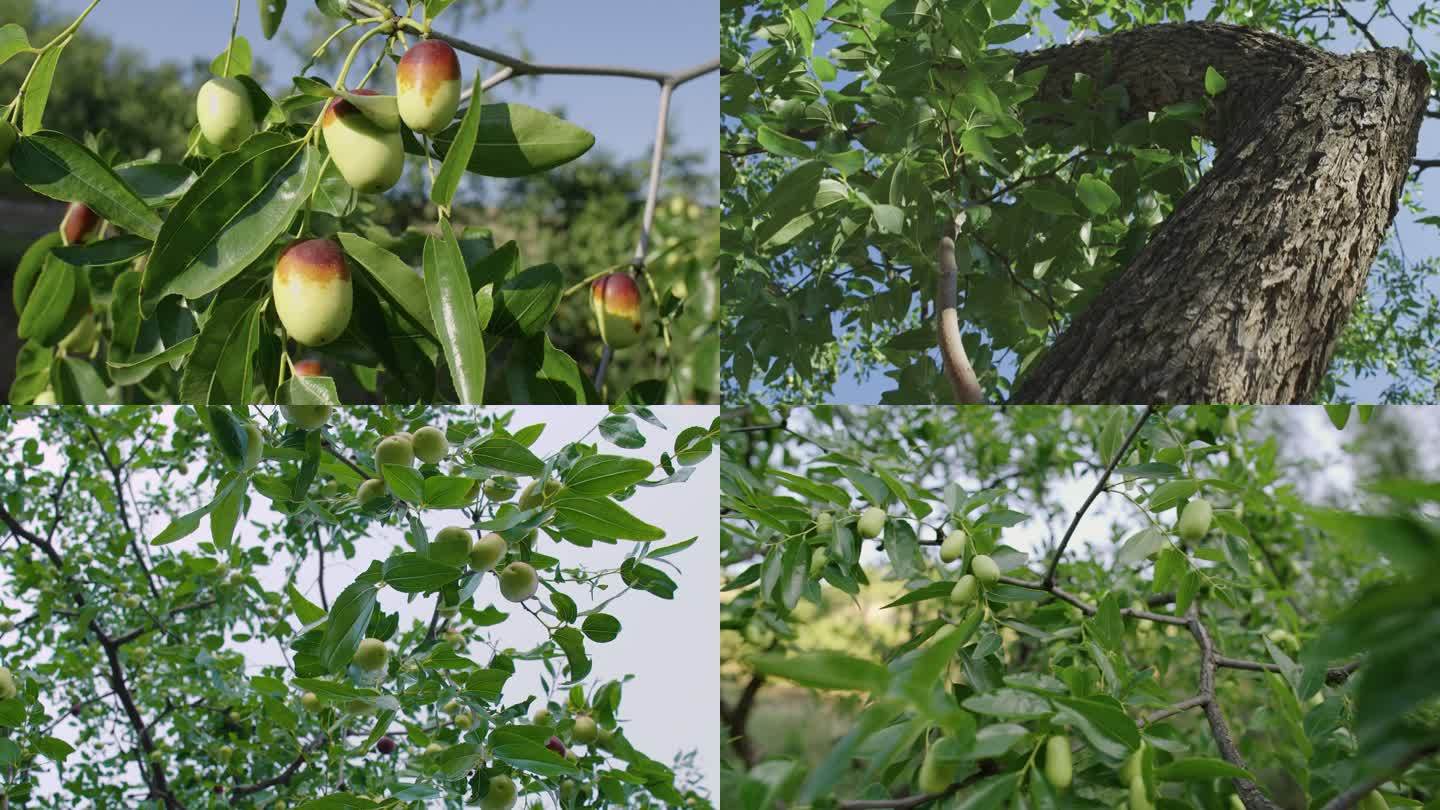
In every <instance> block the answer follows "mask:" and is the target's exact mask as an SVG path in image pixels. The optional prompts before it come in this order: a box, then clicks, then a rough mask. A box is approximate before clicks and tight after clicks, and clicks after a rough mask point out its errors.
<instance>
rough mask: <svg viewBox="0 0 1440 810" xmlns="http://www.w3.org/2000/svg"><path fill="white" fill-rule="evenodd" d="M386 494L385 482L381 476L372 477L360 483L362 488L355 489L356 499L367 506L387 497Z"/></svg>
mask: <svg viewBox="0 0 1440 810" xmlns="http://www.w3.org/2000/svg"><path fill="white" fill-rule="evenodd" d="M385 494H386V491H385V482H384V481H381V480H380V479H379V478H370V479H367V480H366V481H364V482H362V483H361V484H360V488H359V489H358V490H356V491H355V499H356V500H357V501H359V502H360V505H361V506H365V505H367V504H369V503H372V502H374V501H377V500H379V499H381V498H383V497H385Z"/></svg>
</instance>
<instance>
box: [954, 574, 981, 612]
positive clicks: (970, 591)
mask: <svg viewBox="0 0 1440 810" xmlns="http://www.w3.org/2000/svg"><path fill="white" fill-rule="evenodd" d="M979 591H980V583H979V582H978V581H977V580H976V579H975V576H974V575H973V574H966V575H965V576H963V577H960V580H959V581H958V582H956V583H955V587H954V588H951V589H950V601H951V602H954V603H955V604H957V605H962V606H963V605H968V604H970V603H971V602H974V601H975V594H977V593H979Z"/></svg>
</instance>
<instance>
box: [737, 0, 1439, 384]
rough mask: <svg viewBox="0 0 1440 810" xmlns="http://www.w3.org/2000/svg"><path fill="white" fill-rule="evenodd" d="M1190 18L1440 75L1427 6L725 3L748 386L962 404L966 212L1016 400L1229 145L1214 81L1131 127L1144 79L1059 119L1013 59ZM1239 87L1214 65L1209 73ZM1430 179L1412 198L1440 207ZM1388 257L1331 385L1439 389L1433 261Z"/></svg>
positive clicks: (978, 335) (977, 272) (976, 271)
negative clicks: (1210, 126)
mask: <svg viewBox="0 0 1440 810" xmlns="http://www.w3.org/2000/svg"><path fill="white" fill-rule="evenodd" d="M1186 19H1209V20H1220V21H1224V22H1232V23H1236V24H1240V25H1247V26H1257V27H1261V28H1264V29H1267V30H1271V31H1275V32H1279V33H1282V34H1285V35H1287V36H1291V37H1294V38H1297V39H1299V40H1301V41H1302V42H1306V43H1309V44H1313V45H1316V46H1318V47H1323V48H1329V49H1333V50H1339V51H1341V52H1345V51H1349V50H1352V49H1354V48H1356V47H1370V46H1371V43H1372V42H1374V43H1377V46H1378V45H1381V44H1383V45H1387V46H1394V47H1399V48H1403V49H1405V50H1406V51H1408V52H1409V53H1411V54H1412V55H1413V56H1415V58H1417V59H1420V60H1423V61H1424V63H1425V65H1426V67H1427V68H1428V69H1429V71H1430V73H1431V75H1432V85H1436V86H1440V83H1436V82H1435V81H1434V79H1435V78H1436V77H1437V76H1440V61H1437V60H1436V58H1435V57H1434V56H1433V55H1432V54H1431V52H1430V50H1429V49H1428V48H1427V45H1426V43H1427V42H1430V41H1432V40H1433V36H1432V32H1431V30H1430V29H1431V27H1432V26H1433V24H1434V12H1433V10H1432V9H1430V8H1429V7H1428V6H1427V5H1426V4H1423V3H1421V4H1418V5H1416V6H1413V7H1412V6H1410V5H1408V4H1394V3H1388V2H1382V3H1377V4H1368V3H1358V4H1338V3H1336V4H1328V5H1327V4H1314V3H1307V2H1295V1H1294V0H1253V1H1252V0H1245V2H1218V3H1208V2H1207V3H1193V2H1173V1H1171V2H1159V1H1158V0H1096V1H1094V2H1089V1H1087V2H1072V0H1059V1H1058V2H1020V0H965V1H964V2H955V3H943V2H936V1H935V0H895V1H894V2H885V1H884V0H840V2H819V0H760V1H759V2H755V1H753V0H751V1H746V0H724V2H722V3H721V21H722V22H721V24H722V29H721V30H722V66H723V68H724V70H725V74H724V76H723V78H722V83H721V112H722V115H723V118H722V122H723V125H724V131H723V132H722V144H721V149H722V152H723V153H724V155H725V156H726V157H725V159H724V162H723V163H722V166H721V168H722V172H721V183H722V187H723V193H722V211H723V213H724V226H723V227H724V238H723V244H724V248H725V249H724V261H723V262H722V265H721V266H722V285H723V287H724V290H725V312H724V323H725V329H726V335H727V338H728V339H727V342H726V346H725V354H724V358H723V361H724V363H725V368H726V369H727V371H729V372H730V374H727V375H726V383H725V384H726V400H727V402H728V401H731V400H732V399H734V400H736V401H741V400H743V401H757V402H767V403H802V402H823V401H835V399H836V394H835V387H836V385H837V383H840V382H841V381H842V380H843V381H844V382H845V383H846V384H847V385H849V386H854V385H856V384H858V383H866V382H868V381H870V380H871V379H872V378H876V377H879V376H881V375H883V377H886V378H889V383H890V384H888V385H884V386H883V387H880V386H879V385H878V384H877V385H876V386H873V387H871V386H867V388H869V389H870V390H883V391H884V393H883V395H881V396H880V401H881V402H884V403H892V404H903V403H912V404H913V403H928V402H932V401H933V402H949V401H951V399H952V395H951V394H950V392H949V391H948V389H947V387H946V385H945V383H944V380H943V378H942V375H941V373H940V368H939V354H938V351H937V350H936V349H935V342H936V341H935V329H934V325H933V323H934V297H935V293H934V290H935V258H934V254H935V246H936V243H937V241H938V239H939V237H940V235H941V232H942V226H943V224H944V223H945V222H946V221H947V220H948V219H949V218H950V217H951V216H952V215H956V214H958V215H960V217H961V219H962V221H963V225H962V234H961V237H960V238H959V239H957V246H958V248H959V249H958V250H957V254H958V256H957V257H958V259H959V262H960V274H961V277H960V306H959V317H960V322H961V324H962V325H963V327H964V328H965V330H966V332H965V347H966V350H967V353H968V355H969V357H970V359H971V361H972V363H973V364H974V366H975V369H976V372H977V373H978V374H979V375H980V381H981V385H982V387H983V388H984V389H985V390H986V391H987V392H990V396H991V398H992V399H999V400H1003V399H1004V398H1005V396H1007V395H1008V393H1009V391H1010V389H1011V386H1012V384H1013V382H1014V380H1015V379H1016V377H1017V376H1018V375H1019V374H1020V373H1021V372H1023V371H1024V369H1025V368H1026V366H1027V364H1028V363H1029V361H1031V360H1032V359H1033V358H1034V357H1035V356H1037V354H1038V353H1040V352H1041V351H1043V350H1044V349H1045V348H1046V347H1047V346H1048V345H1049V344H1050V343H1051V342H1052V340H1053V338H1054V337H1055V336H1056V335H1058V334H1059V333H1060V332H1061V331H1063V329H1064V328H1065V326H1066V324H1067V323H1068V321H1069V320H1070V318H1071V317H1073V316H1074V315H1075V314H1076V313H1078V312H1079V311H1080V310H1081V309H1083V308H1084V307H1085V306H1087V305H1088V304H1089V303H1090V301H1091V300H1092V299H1093V298H1094V296H1095V294H1096V293H1097V292H1098V291H1099V290H1100V289H1101V288H1102V287H1103V286H1104V284H1105V283H1106V282H1107V281H1108V280H1109V279H1110V278H1111V277H1112V276H1113V275H1114V274H1115V273H1116V272H1117V271H1118V270H1119V269H1121V268H1123V267H1125V266H1126V264H1127V263H1128V262H1129V260H1130V259H1131V257H1133V256H1134V255H1135V254H1136V252H1137V251H1138V250H1139V249H1140V248H1141V247H1142V246H1144V245H1145V243H1146V241H1147V239H1148V237H1149V235H1150V234H1151V233H1152V232H1153V230H1154V229H1155V228H1156V226H1157V225H1159V223H1161V222H1162V221H1163V220H1164V219H1165V217H1166V216H1167V215H1168V214H1169V212H1170V211H1171V209H1172V208H1173V206H1174V205H1175V203H1176V201H1177V200H1178V199H1179V198H1180V197H1181V196H1182V195H1183V194H1184V193H1185V192H1186V191H1187V190H1188V189H1189V188H1191V187H1192V186H1193V185H1194V184H1195V182H1196V181H1197V179H1198V178H1199V176H1200V175H1201V174H1202V173H1203V172H1204V171H1205V170H1206V168H1207V166H1208V162H1209V158H1210V146H1209V144H1208V143H1206V142H1204V141H1203V140H1201V139H1200V138H1198V137H1196V136H1195V133H1196V132H1198V126H1197V124H1198V123H1199V121H1200V118H1201V117H1202V116H1203V114H1204V111H1205V102H1206V100H1205V99H1203V98H1197V99H1194V100H1193V102H1187V103H1184V104H1179V105H1174V106H1172V107H1171V108H1169V109H1167V110H1164V111H1161V112H1160V114H1159V115H1158V117H1156V118H1155V120H1153V121H1150V122H1145V121H1140V122H1132V123H1130V124H1126V125H1124V126H1118V125H1117V123H1116V121H1117V118H1118V116H1116V115H1114V112H1115V110H1117V109H1119V108H1120V107H1121V106H1123V105H1125V104H1126V98H1125V93H1124V91H1123V89H1121V88H1119V87H1113V86H1112V87H1104V86H1101V84H1100V83H1099V80H1098V79H1095V78H1080V79H1077V80H1076V85H1075V92H1074V96H1073V99H1072V100H1071V101H1070V102H1067V103H1065V104H1063V105H1046V108H1045V109H1044V110H1043V113H1044V114H1043V116H1041V115H1038V114H1036V113H1037V112H1039V110H1037V109H1036V106H1037V105H1030V106H1028V107H1027V106H1025V105H1024V102H1025V101H1026V100H1027V99H1029V98H1030V97H1031V96H1032V95H1033V94H1034V91H1035V87H1036V82H1037V81H1038V77H1037V76H1035V75H1019V74H1016V73H1015V72H1014V66H1015V57H1016V54H1017V53H1020V52H1023V51H1030V50H1034V49H1038V48H1040V47H1044V46H1046V45H1049V44H1057V43H1064V42H1071V41H1074V40H1076V39H1078V38H1080V37H1086V36H1095V35H1100V34H1105V33H1109V32H1113V31H1117V30H1124V29H1130V28H1136V27H1139V26H1145V25H1153V24H1157V23H1162V22H1175V21H1180V20H1186ZM1361 26H1363V27H1364V30H1363V31H1362V30H1361V29H1360V27H1361ZM1372 32H1373V33H1372ZM1367 40H1369V41H1367ZM1223 86H1224V77H1221V76H1218V74H1217V78H1216V81H1214V82H1213V83H1212V84H1211V88H1210V90H1211V92H1223ZM1051 107H1053V109H1052V108H1051ZM1432 115H1433V114H1432ZM1423 143H1424V140H1423V139H1422V144H1423ZM1422 148H1423V147H1422ZM1433 163H1434V161H1419V164H1420V165H1422V166H1423V165H1433ZM1420 170H1423V169H1419V168H1417V174H1418V171H1420ZM1413 186H1415V184H1412V188H1411V189H1410V190H1409V192H1408V193H1407V196H1406V199H1405V204H1406V206H1407V207H1408V209H1409V214H1410V215H1411V216H1418V217H1419V220H1418V221H1419V222H1420V223H1422V224H1424V225H1433V224H1435V223H1436V222H1440V220H1436V219H1435V218H1434V217H1431V216H1425V213H1426V211H1427V210H1428V209H1426V208H1425V207H1424V204H1423V203H1422V202H1421V201H1420V199H1419V195H1418V190H1417V188H1414V187H1413ZM1426 230H1428V228H1427V229H1426ZM1414 247H1415V246H1414V245H1412V250H1413V249H1414ZM1376 264H1377V267H1376V270H1375V271H1374V272H1372V275H1371V277H1370V281H1369V288H1368V292H1367V294H1366V296H1365V297H1364V299H1363V301H1362V302H1361V303H1359V304H1358V305H1357V307H1356V311H1355V314H1354V316H1353V319H1352V322H1351V325H1350V327H1349V329H1348V331H1347V332H1346V333H1345V335H1344V337H1343V339H1342V341H1341V343H1340V345H1339V347H1338V349H1337V352H1336V356H1335V358H1334V360H1333V362H1332V365H1331V373H1330V375H1329V377H1328V378H1327V381H1326V383H1325V384H1324V385H1323V386H1322V387H1321V388H1320V390H1319V392H1318V394H1317V397H1318V398H1319V400H1320V401H1333V400H1337V399H1346V398H1349V397H1352V396H1356V395H1355V394H1354V393H1353V389H1354V388H1355V387H1356V386H1362V387H1364V388H1366V389H1367V394H1368V391H1369V390H1370V389H1374V394H1373V395H1361V397H1362V398H1361V401H1373V400H1382V399H1383V400H1384V401H1392V402H1431V401H1434V400H1435V388H1434V381H1435V378H1436V374H1437V370H1440V359H1437V355H1436V353H1435V349H1434V347H1435V346H1436V345H1437V338H1440V332H1437V324H1440V320H1437V312H1440V303H1437V301H1440V299H1437V297H1436V286H1435V283H1434V273H1433V272H1432V271H1433V261H1432V260H1431V259H1429V258H1425V257H1420V256H1416V255H1409V256H1407V254H1406V252H1405V250H1404V246H1403V245H1401V244H1400V243H1399V240H1398V237H1396V238H1394V239H1392V240H1389V241H1387V243H1386V245H1385V247H1384V248H1383V251H1382V253H1381V255H1380V256H1379V258H1378V259H1377V262H1376ZM777 324H779V325H782V327H783V328H776V325H777ZM847 390H848V389H847Z"/></svg>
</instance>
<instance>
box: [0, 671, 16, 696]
mask: <svg viewBox="0 0 1440 810" xmlns="http://www.w3.org/2000/svg"><path fill="white" fill-rule="evenodd" d="M17 694H19V692H18V690H17V689H16V688H15V676H14V675H11V674H10V670H9V669H7V668H5V667H0V700H9V699H10V698H13V697H15V695H17Z"/></svg>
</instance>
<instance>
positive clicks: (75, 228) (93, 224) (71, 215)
mask: <svg viewBox="0 0 1440 810" xmlns="http://www.w3.org/2000/svg"><path fill="white" fill-rule="evenodd" d="M99 225H100V216H99V215H98V214H96V213H95V212H94V211H93V210H91V208H90V206H88V205H86V204H85V203H78V202H72V203H70V207H69V208H66V209H65V217H64V218H63V219H61V220H60V238H61V239H62V240H63V241H64V242H65V244H67V245H77V244H79V243H81V242H83V241H85V240H86V239H87V238H89V236H90V235H91V234H92V233H94V232H95V229H96V228H97V227H99Z"/></svg>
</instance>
